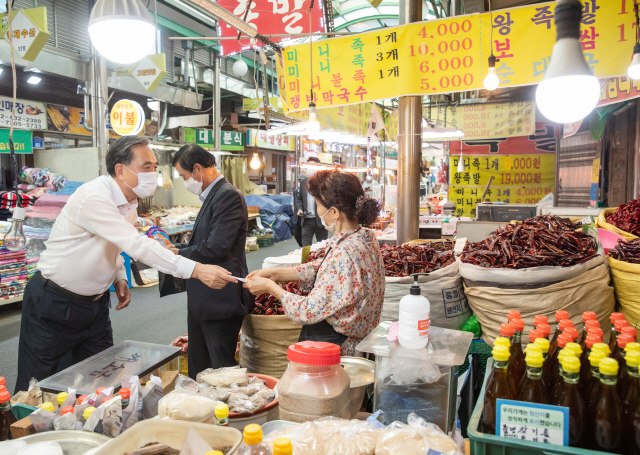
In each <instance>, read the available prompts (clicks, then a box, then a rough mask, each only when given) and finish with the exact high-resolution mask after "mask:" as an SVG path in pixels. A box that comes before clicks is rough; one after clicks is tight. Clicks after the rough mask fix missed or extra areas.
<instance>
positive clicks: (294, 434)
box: [264, 422, 333, 455]
mask: <svg viewBox="0 0 640 455" xmlns="http://www.w3.org/2000/svg"><path fill="white" fill-rule="evenodd" d="M321 437H322V436H321V435H320V434H319V433H318V425H316V424H315V422H306V423H301V424H300V425H294V426H291V427H288V428H285V429H284V430H280V431H275V432H273V433H271V434H268V435H267V436H265V438H264V443H265V444H267V445H268V446H269V447H273V443H274V442H275V440H276V439H278V438H289V440H291V445H292V446H293V453H295V454H296V455H321V454H322V443H321V442H320V441H321V440H320V439H319V438H321ZM332 455H333V454H332Z"/></svg>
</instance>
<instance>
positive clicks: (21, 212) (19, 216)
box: [12, 196, 27, 220]
mask: <svg viewBox="0 0 640 455" xmlns="http://www.w3.org/2000/svg"><path fill="white" fill-rule="evenodd" d="M18 197H20V196H18ZM26 215H27V209H26V208H24V207H15V208H14V209H13V217H12V218H13V219H14V220H24V219H25V218H26Z"/></svg>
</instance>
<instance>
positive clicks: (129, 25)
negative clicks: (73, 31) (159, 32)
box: [89, 0, 156, 64]
mask: <svg viewBox="0 0 640 455" xmlns="http://www.w3.org/2000/svg"><path fill="white" fill-rule="evenodd" d="M89 36H90V37H91V43H92V44H93V45H94V46H95V47H96V49H97V50H98V52H100V54H101V55H103V56H105V57H106V58H107V59H109V60H111V61H112V62H115V63H123V64H125V63H135V62H138V61H140V60H142V59H143V58H144V57H145V56H146V55H147V54H149V52H151V50H152V49H153V45H154V43H155V39H156V27H155V25H154V23H153V20H152V19H151V15H150V14H149V11H147V8H145V7H144V5H143V4H142V2H140V0H98V1H97V2H96V4H95V5H94V6H93V9H92V10H91V16H90V17H89Z"/></svg>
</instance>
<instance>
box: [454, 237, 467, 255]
mask: <svg viewBox="0 0 640 455" xmlns="http://www.w3.org/2000/svg"><path fill="white" fill-rule="evenodd" d="M466 244H467V238H466V237H461V238H459V239H457V240H456V244H455V245H454V246H453V252H454V253H455V255H456V256H458V255H459V254H461V253H462V251H463V250H464V246H465V245H466Z"/></svg>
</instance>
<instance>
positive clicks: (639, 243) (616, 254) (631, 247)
mask: <svg viewBox="0 0 640 455" xmlns="http://www.w3.org/2000/svg"><path fill="white" fill-rule="evenodd" d="M609 256H611V257H612V258H614V259H617V260H618V261H622V262H629V263H631V264H640V239H634V240H632V241H630V242H625V241H623V240H618V245H617V246H616V247H615V248H612V249H611V250H610V251H609Z"/></svg>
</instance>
